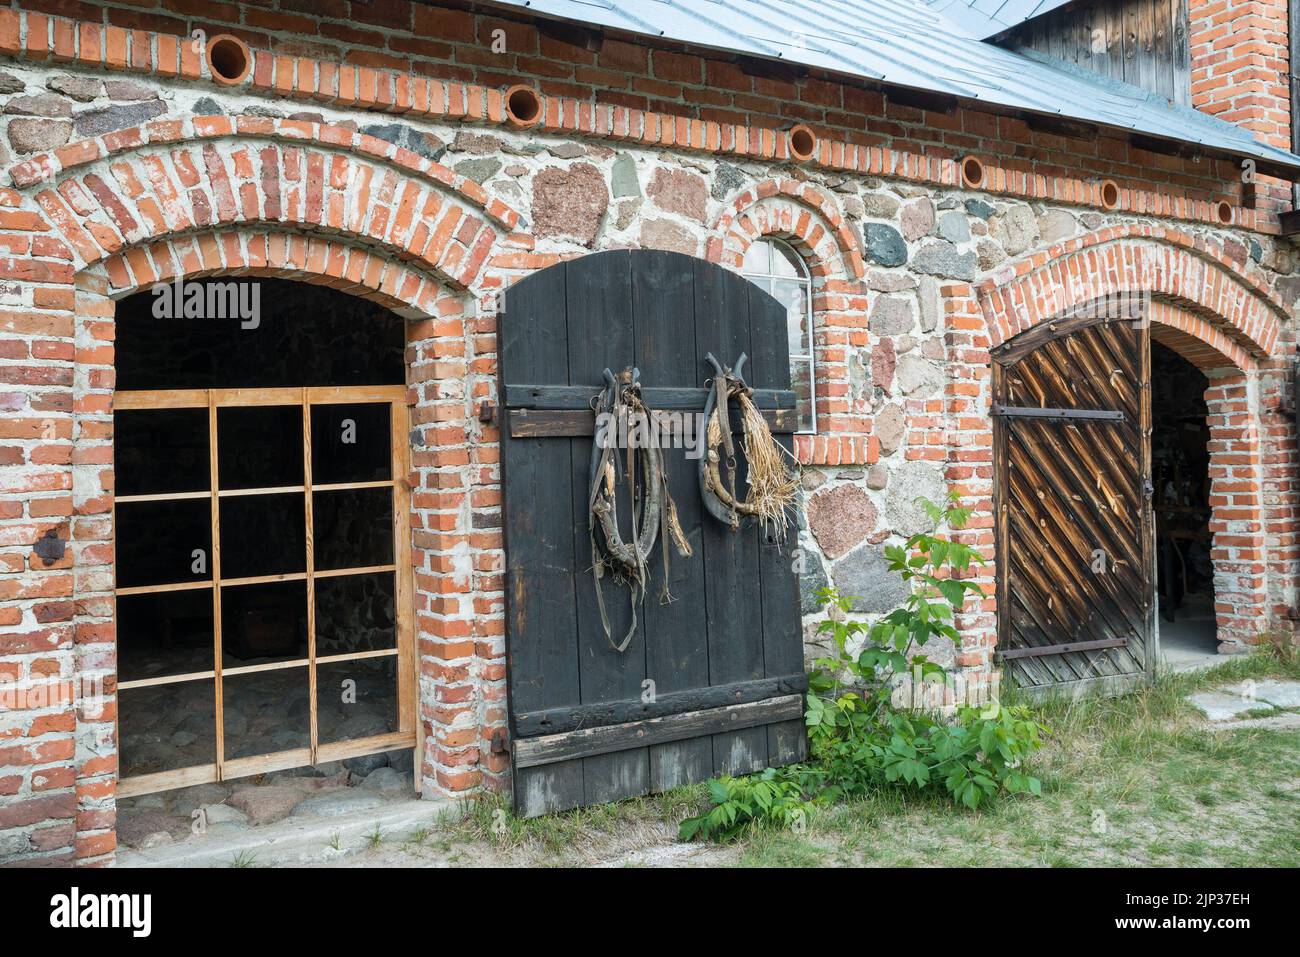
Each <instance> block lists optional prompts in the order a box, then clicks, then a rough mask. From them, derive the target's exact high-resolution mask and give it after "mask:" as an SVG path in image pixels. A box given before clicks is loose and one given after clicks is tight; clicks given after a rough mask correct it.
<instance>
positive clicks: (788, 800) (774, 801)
mask: <svg viewBox="0 0 1300 957" xmlns="http://www.w3.org/2000/svg"><path fill="white" fill-rule="evenodd" d="M709 800H710V801H712V802H713V807H712V808H711V809H710V810H708V811H706V812H704V813H703V814H701V815H699V816H697V817H688V818H687V819H686V820H684V821H682V823H681V827H680V829H679V831H678V836H679V837H680V838H681V840H683V841H689V840H692V839H693V838H695V837H702V838H711V839H712V840H716V841H723V842H725V841H730V840H733V839H735V838H737V837H739V836H740V835H741V834H743V833H744V832H745V831H746V830H748V829H749V828H750V827H753V826H755V825H758V824H771V825H775V826H777V827H795V828H799V827H802V826H803V824H804V822H806V821H807V820H808V815H809V813H810V812H811V811H812V808H813V803H812V802H811V801H806V800H804V797H803V791H802V788H801V787H800V785H799V784H798V782H797V781H795V780H792V779H790V778H789V777H788V776H785V775H783V774H782V773H781V771H780V770H778V769H777V768H767V769H766V770H765V771H763V772H761V773H760V774H754V775H750V776H749V777H743V778H733V777H728V776H725V775H724V776H723V777H720V778H714V779H713V780H712V781H710V782H709Z"/></svg>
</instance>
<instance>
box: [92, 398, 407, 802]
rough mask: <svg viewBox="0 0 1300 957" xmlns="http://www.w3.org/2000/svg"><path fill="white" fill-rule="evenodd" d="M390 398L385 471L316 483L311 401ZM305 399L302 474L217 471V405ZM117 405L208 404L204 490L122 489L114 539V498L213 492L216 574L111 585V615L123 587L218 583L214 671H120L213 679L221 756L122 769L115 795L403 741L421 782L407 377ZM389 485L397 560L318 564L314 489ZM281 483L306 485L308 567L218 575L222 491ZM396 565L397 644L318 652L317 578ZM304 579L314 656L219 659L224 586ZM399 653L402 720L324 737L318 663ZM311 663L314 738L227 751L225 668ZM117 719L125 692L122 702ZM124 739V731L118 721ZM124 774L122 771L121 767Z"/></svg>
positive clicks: (162, 588)
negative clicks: (286, 479)
mask: <svg viewBox="0 0 1300 957" xmlns="http://www.w3.org/2000/svg"><path fill="white" fill-rule="evenodd" d="M363 403H364V404H380V403H383V404H386V405H388V407H389V442H390V468H391V474H390V477H389V478H388V479H385V480H379V481H363V482H336V483H328V484H324V485H313V484H312V474H311V473H312V458H311V410H312V408H313V407H314V406H321V405H343V404H363ZM285 405H289V406H299V407H301V409H302V416H303V437H302V440H303V484H302V485H294V486H284V487H265V488H249V489H242V488H241V489H225V490H223V489H221V488H220V483H219V481H218V475H217V410H218V409H221V408H232V407H253V406H285ZM113 407H114V411H115V412H120V411H152V410H158V409H207V411H208V462H209V487H208V489H207V490H206V491H202V492H179V493H173V494H168V493H155V494H147V495H121V496H116V497H115V498H114V502H113V529H114V543H115V544H116V530H117V505H118V503H127V504H129V503H133V502H167V501H183V500H197V499H204V498H205V499H207V500H208V502H209V519H210V522H211V528H212V554H211V556H210V559H211V560H210V567H211V573H212V574H211V577H210V578H209V579H207V580H204V581H199V582H176V583H169V584H163V585H142V586H131V587H126V588H116V589H115V590H114V620H116V617H117V615H116V611H117V609H116V597H117V596H127V595H138V594H146V593H150V594H151V593H156V592H167V591H182V590H198V589H203V588H206V589H209V590H210V591H211V592H212V616H213V617H212V632H213V634H212V646H213V668H212V670H210V671H201V672H191V673H186V674H181V675H166V676H161V677H155V678H143V679H138V680H131V681H119V682H118V685H117V687H118V690H119V691H124V690H125V691H129V690H131V689H133V688H141V687H147V686H153V685H160V684H177V683H181V682H184V681H196V680H212V682H213V692H214V703H213V707H214V712H213V715H214V725H215V727H214V736H215V744H216V761H215V762H213V763H210V764H203V765H194V766H190V767H185V768H175V769H171V770H167V771H158V772H155V773H152V774H141V775H135V776H132V777H125V778H124V777H120V776H119V778H118V784H117V794H118V797H132V796H136V795H141V794H152V793H155V792H157V791H165V790H170V789H172V788H179V787H188V786H190V785H194V784H208V783H213V782H217V781H225V780H231V779H234V778H240V777H247V776H249V775H253V774H264V773H267V772H270V771H279V770H285V769H288V768H294V767H302V766H305V765H308V764H318V763H321V762H325V761H339V760H343V759H345V758H351V757H359V756H361V755H364V754H373V753H376V752H380V751H391V750H396V749H399V748H408V747H409V748H415V751H416V754H415V762H414V764H415V769H414V775H415V786H416V788H417V789H418V788H419V786H420V766H421V763H422V755H421V748H420V740H419V738H420V736H419V735H418V734H417V733H416V731H417V725H418V720H417V705H416V674H415V637H414V635H415V633H414V605H413V587H414V570H413V567H412V564H411V536H410V509H411V502H410V488H409V486H408V485H407V481H406V476H407V473H408V471H409V462H410V452H409V449H408V447H407V444H406V436H407V428H408V413H407V408H406V387H405V386H404V385H389V386H354V387H334V386H329V387H303V388H298V387H293V388H274V389H185V390H175V391H168V390H160V391H139V392H119V393H117V394H116V395H115V396H114V400H113ZM383 487H389V488H391V489H392V507H393V515H392V524H393V527H392V535H393V561H392V563H390V564H385V565H372V566H356V567H349V568H337V569H324V570H321V571H317V570H316V568H315V555H314V536H313V530H314V528H313V514H312V505H313V503H312V495H313V493H314V492H318V491H340V490H352V489H360V488H383ZM280 493H301V494H302V496H303V508H304V516H303V518H304V523H305V524H304V538H305V540H306V556H305V562H306V564H305V566H304V571H302V572H290V573H287V574H279V575H259V576H254V577H246V578H232V579H224V578H222V577H221V509H220V501H221V499H223V498H229V497H236V496H251V495H271V494H280ZM390 571H391V572H392V573H393V581H394V587H393V592H394V595H393V601H394V620H395V625H396V629H397V636H396V638H397V640H396V645H395V647H394V648H392V649H379V650H372V651H360V652H350V653H346V654H341V655H325V656H320V657H318V656H317V654H316V600H315V599H316V596H315V582H316V581H317V580H318V579H322V578H337V577H342V576H345V575H363V574H374V573H380V572H390ZM277 581H303V582H305V583H306V588H307V657H306V658H305V659H300V658H295V659H294V660H292V661H285V662H270V663H266V664H260V665H248V666H241V667H236V668H226V667H223V665H222V645H221V629H222V621H221V588H222V587H223V586H231V585H251V584H260V583H263V582H277ZM385 657H393V658H396V659H397V715H398V729H397V730H396V731H393V732H388V733H385V734H380V735H371V736H369V737H365V738H355V739H350V740H347V741H335V742H331V743H328V744H321V743H320V742H319V740H318V729H317V707H318V703H317V694H316V692H317V688H316V666H317V665H318V664H320V663H326V664H329V663H334V662H340V661H359V660H364V659H372V658H385ZM304 666H305V667H306V669H307V674H308V696H309V697H308V703H309V717H310V742H311V743H310V745H309V746H308V747H306V748H296V749H291V750H288V751H275V752H271V753H269V754H259V755H254V756H250V757H244V758H232V759H226V758H225V752H224V749H225V732H224V720H223V718H224V709H223V701H222V697H223V694H222V692H223V689H222V678H223V676H225V675H242V674H255V673H259V672H265V671H273V670H277V669H283V668H290V667H294V668H301V667H304ZM118 711H119V718H118V720H119V721H120V711H121V708H120V702H119V709H118ZM118 741H119V742H120V741H121V734H120V728H119V729H118ZM119 774H120V772H119Z"/></svg>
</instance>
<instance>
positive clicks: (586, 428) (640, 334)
mask: <svg viewBox="0 0 1300 957" xmlns="http://www.w3.org/2000/svg"><path fill="white" fill-rule="evenodd" d="M787 338H788V337H787V333H786V316H785V310H784V308H783V307H782V306H781V305H780V304H779V303H778V302H777V300H775V299H774V298H772V297H771V296H770V295H768V294H767V293H766V292H764V291H762V290H760V289H758V288H757V287H755V286H753V285H752V284H751V283H749V282H747V281H745V280H744V279H743V278H741V277H739V276H737V275H735V274H734V273H731V272H728V271H727V270H725V269H722V268H721V267H719V266H715V265H713V264H710V263H707V262H704V261H702V260H697V259H692V258H691V257H688V256H683V255H680V254H677V253H668V252H655V251H625V250H624V251H615V252H605V253H597V254H594V255H590V256H586V257H584V258H581V259H576V260H573V261H571V262H567V263H562V264H559V265H556V266H552V267H550V268H548V269H545V270H542V271H540V272H538V273H536V274H534V275H532V276H530V277H528V278H527V279H524V280H522V281H521V282H519V283H517V284H516V285H514V286H512V287H511V288H510V290H509V291H508V292H507V294H506V297H505V310H504V313H503V314H502V316H501V317H500V326H499V348H500V363H501V397H502V399H503V404H504V408H503V410H502V413H501V416H500V424H501V448H502V464H503V485H504V509H505V540H506V556H507V558H506V561H507V601H506V649H507V653H508V672H507V684H508V688H509V698H510V729H511V742H510V750H511V762H512V767H513V771H514V792H515V807H516V810H517V812H518V813H520V814H523V815H529V816H531V815H536V814H542V813H547V812H550V811H555V810H561V809H564V808H571V807H577V806H581V805H587V804H595V803H601V802H605V801H613V800H619V799H621V798H627V797H632V796H635V795H639V794H646V793H650V792H657V791H661V790H664V789H666V788H670V787H674V786H676V785H679V784H683V783H688V782H692V781H698V780H702V779H704V778H707V777H710V776H712V775H714V774H720V773H733V774H734V773H743V772H749V771H754V770H757V769H760V768H762V767H765V766H768V765H780V764H787V763H790V762H793V761H798V760H800V759H802V758H803V757H804V754H805V749H806V738H805V733H804V725H803V720H802V713H803V708H802V693H803V691H804V690H805V688H806V680H805V676H804V673H803V645H802V637H801V633H800V623H799V611H798V606H799V598H798V583H797V575H796V572H795V570H794V557H793V550H794V548H795V547H796V544H797V543H796V540H795V539H796V537H795V535H794V534H790V535H788V536H787V538H786V540H785V542H784V543H778V542H775V541H769V540H767V538H766V537H765V536H764V535H762V534H761V532H760V529H759V528H757V527H756V526H754V525H753V524H752V523H750V524H747V525H746V526H744V527H742V529H741V530H740V531H739V532H733V531H732V530H731V529H730V528H728V527H726V526H724V525H723V524H721V523H719V522H717V521H715V520H714V519H713V518H712V517H711V516H709V515H707V514H704V513H703V508H702V505H701V501H700V494H699V489H698V485H697V477H696V476H697V473H696V466H697V460H696V459H692V458H688V457H687V454H686V450H685V449H682V448H668V449H666V450H665V459H666V466H667V473H668V486H669V489H670V490H671V493H672V495H673V497H674V499H675V500H676V503H677V509H678V514H679V518H680V521H681V524H682V527H683V528H684V530H685V532H686V537H687V540H688V541H689V542H690V544H691V547H692V548H693V550H694V556H693V557H691V558H681V557H679V556H678V555H676V553H674V554H673V556H672V563H671V572H670V576H669V578H670V582H669V584H670V590H671V594H672V596H673V601H672V602H671V603H668V604H663V603H661V602H660V600H659V586H660V582H661V576H662V568H661V565H660V560H659V556H658V554H657V553H656V554H655V555H654V556H653V559H652V563H651V565H652V572H653V577H652V580H651V585H650V588H649V594H648V596H647V597H646V600H645V602H644V604H643V605H642V606H641V608H640V615H639V620H638V625H637V630H636V633H635V636H634V638H633V640H632V643H631V645H630V646H629V647H628V649H627V651H626V652H624V653H621V654H620V653H619V652H617V651H615V650H614V649H613V648H611V647H610V644H609V642H608V641H607V640H606V637H605V633H604V631H603V629H602V627H601V623H600V618H599V611H598V608H597V604H596V595H595V587H596V585H595V583H594V582H593V580H592V574H591V546H590V540H589V537H588V530H587V501H588V498H587V496H588V471H589V459H590V455H591V447H592V442H593V438H592V434H593V431H594V418H595V417H594V414H593V412H592V408H593V406H592V400H593V398H594V397H595V396H596V394H597V393H598V391H599V386H600V385H601V382H602V378H601V375H602V372H603V370H604V369H606V368H608V369H610V370H611V371H613V372H615V373H618V372H619V371H621V370H623V369H625V368H628V367H632V366H635V367H637V368H639V369H640V376H641V384H642V387H643V390H644V395H645V399H646V403H647V405H648V406H649V407H650V408H652V409H676V410H687V411H702V410H703V407H704V400H705V389H704V385H705V382H706V380H707V379H708V378H709V377H710V376H711V375H712V369H711V368H710V366H709V365H708V363H707V362H706V361H705V358H704V357H705V355H706V354H707V353H709V352H712V353H713V354H714V355H715V356H717V357H718V358H719V359H721V360H722V361H723V362H725V363H727V364H728V365H731V364H734V363H735V361H736V359H737V357H738V356H739V355H740V353H742V352H744V353H747V354H748V356H749V362H748V365H747V367H746V378H747V380H748V382H749V384H750V385H751V386H754V387H755V388H756V390H757V391H756V394H755V401H756V404H757V405H758V406H759V407H760V408H764V409H766V410H772V411H771V413H770V414H769V418H770V421H772V422H773V423H774V425H775V427H774V429H773V431H774V432H777V433H778V437H779V438H780V439H781V440H782V441H783V442H785V443H786V444H787V446H788V443H789V441H790V436H789V433H790V432H791V431H793V429H794V428H795V424H794V423H795V413H794V404H795V400H794V393H793V392H790V391H789V389H790V373H789V362H788V356H787V349H788V347H787ZM732 421H733V422H735V421H738V418H737V417H736V416H735V415H733V416H732ZM742 473H743V461H742ZM742 481H743V480H742ZM738 487H743V484H741V482H740V481H738ZM620 512H621V513H622V514H623V515H627V514H628V510H627V509H620ZM625 534H627V532H626V531H625ZM658 548H659V546H658V545H656V552H657V550H658ZM602 587H603V588H604V590H605V605H606V608H607V609H608V612H609V615H610V624H611V630H612V632H613V634H614V635H616V636H621V635H622V634H623V633H624V632H625V631H626V629H627V628H628V627H629V625H630V621H631V618H630V615H631V609H630V607H629V602H628V597H627V591H626V589H625V588H624V587H622V586H620V585H618V584H616V583H615V582H613V581H611V580H610V579H609V577H608V576H607V577H606V579H604V583H603V585H602Z"/></svg>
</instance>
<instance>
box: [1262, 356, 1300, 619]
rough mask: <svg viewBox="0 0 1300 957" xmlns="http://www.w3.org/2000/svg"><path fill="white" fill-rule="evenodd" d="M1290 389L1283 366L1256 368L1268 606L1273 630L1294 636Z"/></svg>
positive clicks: (1297, 449) (1298, 579)
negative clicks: (1288, 412)
mask: <svg viewBox="0 0 1300 957" xmlns="http://www.w3.org/2000/svg"><path fill="white" fill-rule="evenodd" d="M1272 366H1276V368H1272ZM1291 389H1292V377H1291V374H1290V369H1289V364H1288V363H1287V362H1285V361H1275V362H1269V363H1261V372H1260V376H1259V405H1260V438H1261V442H1262V450H1261V454H1260V467H1261V469H1262V473H1263V482H1262V491H1263V503H1264V535H1265V540H1266V542H1267V544H1268V597H1269V606H1270V611H1271V612H1272V615H1271V618H1272V621H1273V623H1274V625H1275V627H1278V628H1281V629H1286V630H1288V631H1291V632H1293V633H1294V632H1295V630H1296V626H1297V623H1298V621H1300V445H1298V443H1297V428H1296V420H1295V418H1294V417H1293V416H1291V415H1288V414H1287V412H1286V411H1285V410H1286V409H1288V408H1290V406H1291V401H1292V397H1291V395H1290V393H1291Z"/></svg>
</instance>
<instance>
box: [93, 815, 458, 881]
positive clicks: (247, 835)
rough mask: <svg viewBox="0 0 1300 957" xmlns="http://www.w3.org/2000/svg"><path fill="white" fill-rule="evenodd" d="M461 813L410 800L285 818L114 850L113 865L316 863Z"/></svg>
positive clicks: (435, 824) (396, 838) (406, 834)
mask: <svg viewBox="0 0 1300 957" xmlns="http://www.w3.org/2000/svg"><path fill="white" fill-rule="evenodd" d="M462 813H463V807H462V802H460V801H458V800H455V799H451V798H433V799H428V800H421V799H419V798H411V799H410V800H405V801H396V802H393V803H390V804H387V805H385V806H383V807H379V808H370V809H367V810H364V811H354V812H351V813H348V814H339V815H337V816H333V817H318V818H286V819H285V820H282V821H278V822H276V823H274V824H265V825H261V826H259V827H257V828H253V829H250V830H248V831H241V832H238V833H232V834H229V835H211V834H210V835H208V836H206V837H205V838H204V839H202V840H201V841H182V842H181V843H179V844H168V845H165V846H162V847H154V848H147V849H133V848H125V847H124V848H119V849H118V851H117V860H116V864H115V866H116V867H127V868H136V867H232V866H235V864H236V862H237V861H241V860H242V861H243V862H244V864H245V865H246V866H251V867H294V866H301V865H305V864H319V863H322V862H329V861H331V860H337V859H339V858H342V857H346V856H348V855H349V854H355V853H356V852H358V851H361V850H364V849H365V848H367V847H369V846H370V840H371V835H373V834H374V833H375V829H376V828H378V829H379V832H380V834H381V835H382V836H383V839H384V840H385V841H403V840H406V839H408V838H409V837H410V836H411V835H412V834H414V833H415V832H417V831H419V830H421V829H422V828H423V829H428V830H433V829H434V828H437V827H439V826H440V825H442V824H443V823H445V822H447V821H449V820H455V819H457V818H458V817H459V816H460V815H461V814H462ZM335 844H337V846H338V849H337V850H336V849H335V846H334V845H335Z"/></svg>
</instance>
